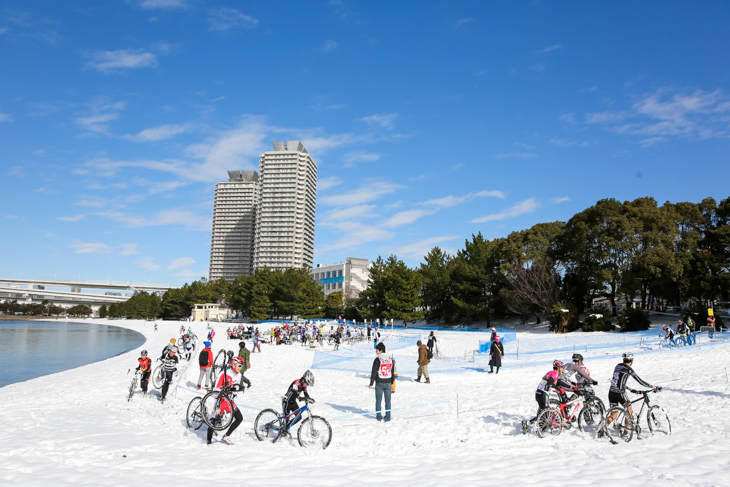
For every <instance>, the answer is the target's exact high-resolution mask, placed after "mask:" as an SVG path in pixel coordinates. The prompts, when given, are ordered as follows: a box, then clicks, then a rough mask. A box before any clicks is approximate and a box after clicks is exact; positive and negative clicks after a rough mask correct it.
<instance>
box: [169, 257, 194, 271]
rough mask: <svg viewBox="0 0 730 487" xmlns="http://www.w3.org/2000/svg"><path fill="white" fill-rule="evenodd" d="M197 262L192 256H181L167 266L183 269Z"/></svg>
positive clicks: (172, 268) (172, 269) (173, 268)
mask: <svg viewBox="0 0 730 487" xmlns="http://www.w3.org/2000/svg"><path fill="white" fill-rule="evenodd" d="M193 264H195V260H194V259H192V258H190V257H180V258H179V259H175V260H173V261H172V262H171V263H170V265H169V266H168V267H167V270H170V271H174V270H175V269H182V268H183V267H188V266H191V265H193Z"/></svg>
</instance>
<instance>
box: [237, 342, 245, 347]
mask: <svg viewBox="0 0 730 487" xmlns="http://www.w3.org/2000/svg"><path fill="white" fill-rule="evenodd" d="M238 347H239V348H245V347H246V342H238Z"/></svg>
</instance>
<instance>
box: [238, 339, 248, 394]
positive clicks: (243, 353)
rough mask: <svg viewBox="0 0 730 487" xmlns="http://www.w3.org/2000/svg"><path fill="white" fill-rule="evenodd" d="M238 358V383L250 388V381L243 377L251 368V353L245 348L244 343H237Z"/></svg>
mask: <svg viewBox="0 0 730 487" xmlns="http://www.w3.org/2000/svg"><path fill="white" fill-rule="evenodd" d="M238 357H239V358H240V359H241V362H242V363H241V381H240V383H244V384H246V386H247V387H251V381H250V380H248V379H247V378H246V376H245V375H243V374H244V373H245V372H246V371H247V370H248V369H250V368H251V352H249V350H248V349H247V348H246V342H238Z"/></svg>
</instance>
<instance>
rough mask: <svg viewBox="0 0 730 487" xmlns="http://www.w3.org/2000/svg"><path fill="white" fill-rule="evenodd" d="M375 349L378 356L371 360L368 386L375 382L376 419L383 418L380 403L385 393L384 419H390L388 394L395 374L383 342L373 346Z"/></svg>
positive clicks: (390, 391) (380, 419)
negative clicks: (371, 367)
mask: <svg viewBox="0 0 730 487" xmlns="http://www.w3.org/2000/svg"><path fill="white" fill-rule="evenodd" d="M375 351H376V353H377V354H378V356H377V357H375V360H373V369H372V371H371V372H370V385H369V386H368V387H370V388H372V387H373V384H375V413H376V416H375V419H377V420H378V421H382V420H383V416H382V414H381V411H380V405H381V404H382V401H383V395H385V421H390V417H391V416H390V409H391V407H390V406H391V404H390V395H391V393H392V387H393V382H394V381H395V376H394V375H393V357H391V356H390V355H387V354H386V353H385V345H384V344H383V342H380V343H378V344H377V345H376V346H375Z"/></svg>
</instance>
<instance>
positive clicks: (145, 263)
mask: <svg viewBox="0 0 730 487" xmlns="http://www.w3.org/2000/svg"><path fill="white" fill-rule="evenodd" d="M137 265H138V266H139V267H141V268H142V269H144V270H146V271H156V270H157V269H159V268H160V267H161V266H160V265H159V264H155V262H154V259H153V258H152V257H145V258H144V259H142V260H140V261H138V262H137Z"/></svg>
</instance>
